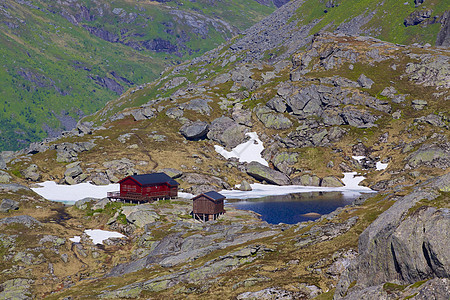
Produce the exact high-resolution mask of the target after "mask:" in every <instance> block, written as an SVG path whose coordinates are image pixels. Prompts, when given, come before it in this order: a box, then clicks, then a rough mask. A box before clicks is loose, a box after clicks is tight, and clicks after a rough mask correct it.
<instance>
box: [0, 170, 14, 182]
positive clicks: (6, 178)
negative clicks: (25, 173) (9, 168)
mask: <svg viewBox="0 0 450 300" xmlns="http://www.w3.org/2000/svg"><path fill="white" fill-rule="evenodd" d="M0 169H1V168H0ZM11 178H12V177H11V175H9V174H8V173H6V172H5V171H0V183H9V182H10V180H11Z"/></svg>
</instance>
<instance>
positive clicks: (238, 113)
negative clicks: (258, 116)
mask: <svg viewBox="0 0 450 300" xmlns="http://www.w3.org/2000/svg"><path fill="white" fill-rule="evenodd" d="M231 116H232V118H233V120H234V121H235V122H236V123H238V124H241V125H245V126H249V127H251V126H252V112H251V111H250V110H246V109H244V107H243V105H242V104H241V103H236V104H235V105H234V106H233V112H232V115H231Z"/></svg>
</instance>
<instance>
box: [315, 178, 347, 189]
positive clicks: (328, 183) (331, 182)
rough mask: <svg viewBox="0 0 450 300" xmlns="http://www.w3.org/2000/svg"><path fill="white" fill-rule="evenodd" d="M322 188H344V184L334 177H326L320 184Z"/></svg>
mask: <svg viewBox="0 0 450 300" xmlns="http://www.w3.org/2000/svg"><path fill="white" fill-rule="evenodd" d="M320 186H324V187H341V186H344V183H343V182H342V181H341V180H340V179H339V178H336V177H334V176H326V177H324V178H322V181H321V182H320Z"/></svg>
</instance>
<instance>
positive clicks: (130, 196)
mask: <svg viewBox="0 0 450 300" xmlns="http://www.w3.org/2000/svg"><path fill="white" fill-rule="evenodd" d="M107 197H108V198H112V199H120V200H130V201H142V202H144V201H153V200H157V199H169V198H171V197H174V195H171V193H169V192H167V191H166V192H152V193H150V194H149V195H142V194H139V193H132V192H128V193H120V192H118V191H117V192H108V193H107Z"/></svg>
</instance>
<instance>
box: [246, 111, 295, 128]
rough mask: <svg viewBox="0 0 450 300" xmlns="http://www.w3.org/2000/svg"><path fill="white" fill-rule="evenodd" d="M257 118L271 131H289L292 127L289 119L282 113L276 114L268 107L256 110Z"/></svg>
mask: <svg viewBox="0 0 450 300" xmlns="http://www.w3.org/2000/svg"><path fill="white" fill-rule="evenodd" d="M255 113H256V117H258V119H259V120H260V121H261V122H262V123H263V124H264V126H265V127H267V128H271V129H278V130H280V129H288V128H290V127H292V125H293V124H292V122H291V120H289V118H287V117H285V116H284V115H283V114H281V113H276V112H274V111H273V110H271V109H270V108H268V107H267V106H263V107H257V108H255Z"/></svg>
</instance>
